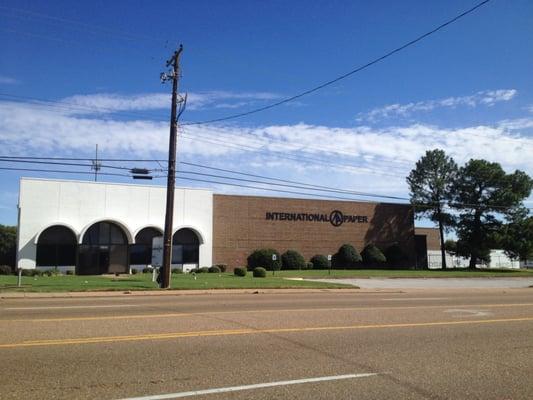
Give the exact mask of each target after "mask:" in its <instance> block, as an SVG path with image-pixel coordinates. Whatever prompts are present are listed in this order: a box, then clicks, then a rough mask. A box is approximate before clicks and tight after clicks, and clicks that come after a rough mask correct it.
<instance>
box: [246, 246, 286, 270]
mask: <svg viewBox="0 0 533 400" xmlns="http://www.w3.org/2000/svg"><path fill="white" fill-rule="evenodd" d="M272 254H275V255H276V261H273V260H272ZM247 261H248V269H249V270H252V271H253V270H254V269H255V268H257V267H263V268H265V269H267V270H269V271H272V270H274V271H279V270H280V269H281V259H280V256H279V253H278V252H277V251H276V250H274V249H259V250H255V251H254V252H253V253H252V254H250V255H249V256H248V259H247Z"/></svg>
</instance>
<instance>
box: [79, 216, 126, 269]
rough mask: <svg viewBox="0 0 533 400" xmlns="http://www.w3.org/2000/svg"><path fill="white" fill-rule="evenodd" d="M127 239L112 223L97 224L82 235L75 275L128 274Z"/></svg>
mask: <svg viewBox="0 0 533 400" xmlns="http://www.w3.org/2000/svg"><path fill="white" fill-rule="evenodd" d="M128 250H129V248H128V239H127V236H126V234H125V233H124V230H123V229H122V228H121V227H120V226H119V225H117V224H116V223H114V222H111V221H102V222H97V223H95V224H93V225H91V226H90V227H89V229H87V231H86V232H85V234H84V235H83V238H82V242H81V244H80V246H79V251H78V265H77V267H76V273H77V274H79V275H99V274H114V273H121V274H122V273H127V272H128V266H129V263H128V258H129V251H128Z"/></svg>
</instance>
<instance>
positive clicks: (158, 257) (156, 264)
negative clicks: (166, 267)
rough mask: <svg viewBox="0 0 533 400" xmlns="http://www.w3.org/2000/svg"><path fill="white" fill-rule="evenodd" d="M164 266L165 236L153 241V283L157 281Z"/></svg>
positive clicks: (156, 237)
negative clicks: (158, 274)
mask: <svg viewBox="0 0 533 400" xmlns="http://www.w3.org/2000/svg"><path fill="white" fill-rule="evenodd" d="M162 265H163V236H155V237H154V238H153V239H152V282H155V281H156V280H157V272H158V271H159V273H161V272H162V271H161V266H162Z"/></svg>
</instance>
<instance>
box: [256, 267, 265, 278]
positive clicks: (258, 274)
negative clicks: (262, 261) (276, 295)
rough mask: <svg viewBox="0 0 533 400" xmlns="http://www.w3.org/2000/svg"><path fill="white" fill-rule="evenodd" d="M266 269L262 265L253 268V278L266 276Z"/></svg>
mask: <svg viewBox="0 0 533 400" xmlns="http://www.w3.org/2000/svg"><path fill="white" fill-rule="evenodd" d="M266 275H267V271H266V269H264V268H263V267H257V268H254V278H266Z"/></svg>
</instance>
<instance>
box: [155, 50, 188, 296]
mask: <svg viewBox="0 0 533 400" xmlns="http://www.w3.org/2000/svg"><path fill="white" fill-rule="evenodd" d="M182 51H183V46H182V45H180V47H179V48H178V50H176V51H175V52H174V54H173V55H172V57H171V58H170V60H168V61H167V67H172V70H171V71H170V72H169V73H162V74H161V81H162V82H165V81H167V80H172V108H171V113H170V140H169V146H168V179H167V206H166V213H165V232H164V235H163V265H162V272H161V273H162V279H161V287H162V288H165V289H168V288H169V287H170V276H171V275H170V274H171V270H170V266H171V262H172V222H173V216H174V185H175V181H176V142H177V130H178V119H179V117H180V116H181V114H182V113H183V111H184V110H185V104H186V102H187V96H185V98H182V97H181V96H180V97H179V101H178V80H179V73H180V69H179V62H180V55H181V52H182ZM178 103H179V109H178Z"/></svg>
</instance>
